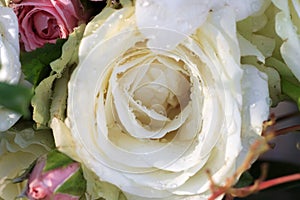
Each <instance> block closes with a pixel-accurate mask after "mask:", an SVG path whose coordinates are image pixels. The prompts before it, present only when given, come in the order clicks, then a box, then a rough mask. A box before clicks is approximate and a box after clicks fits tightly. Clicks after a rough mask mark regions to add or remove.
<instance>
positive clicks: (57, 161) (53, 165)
mask: <svg viewBox="0 0 300 200" xmlns="http://www.w3.org/2000/svg"><path fill="white" fill-rule="evenodd" d="M73 162H74V160H72V159H71V158H70V157H68V156H67V155H65V154H63V153H61V152H59V151H58V150H52V151H50V152H49V153H48V154H47V161H46V164H45V167H44V169H43V171H44V172H47V171H50V170H53V169H57V168H60V167H65V166H68V165H69V164H71V163H73Z"/></svg>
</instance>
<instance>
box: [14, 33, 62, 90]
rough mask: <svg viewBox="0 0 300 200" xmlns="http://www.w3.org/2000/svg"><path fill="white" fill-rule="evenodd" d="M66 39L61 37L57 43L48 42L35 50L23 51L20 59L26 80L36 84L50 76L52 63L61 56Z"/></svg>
mask: <svg viewBox="0 0 300 200" xmlns="http://www.w3.org/2000/svg"><path fill="white" fill-rule="evenodd" d="M65 41H66V40H63V39H59V40H57V42H56V44H46V45H44V46H43V47H42V48H38V49H36V50H34V51H31V52H22V53H21V56H20V60H21V64H22V71H23V73H24V74H25V78H26V80H28V81H29V82H30V83H32V84H33V85H34V86H36V85H38V83H39V82H40V81H41V80H42V79H43V78H45V77H47V76H49V73H50V71H51V68H50V63H51V62H52V61H53V60H55V59H57V58H59V57H60V56H61V53H62V45H63V44H64V43H65Z"/></svg>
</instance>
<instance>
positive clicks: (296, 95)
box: [281, 79, 300, 109]
mask: <svg viewBox="0 0 300 200" xmlns="http://www.w3.org/2000/svg"><path fill="white" fill-rule="evenodd" d="M281 85H282V91H283V93H285V94H286V95H288V96H289V97H290V98H291V99H292V100H293V101H295V102H296V103H297V105H298V108H299V109H300V87H299V84H295V83H294V82H291V81H289V80H287V79H282V80H281Z"/></svg>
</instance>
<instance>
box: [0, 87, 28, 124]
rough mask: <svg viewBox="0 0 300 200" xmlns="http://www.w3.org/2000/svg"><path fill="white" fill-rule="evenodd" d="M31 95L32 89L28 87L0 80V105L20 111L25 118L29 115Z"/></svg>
mask: <svg viewBox="0 0 300 200" xmlns="http://www.w3.org/2000/svg"><path fill="white" fill-rule="evenodd" d="M32 95H33V91H32V90H31V89H30V88H27V87H24V86H21V85H10V84H7V83H3V82H0V105H2V106H4V107H6V108H8V109H10V110H12V111H15V112H17V113H20V114H21V115H23V116H24V117H25V118H29V117H30V111H29V106H30V101H31V97H32Z"/></svg>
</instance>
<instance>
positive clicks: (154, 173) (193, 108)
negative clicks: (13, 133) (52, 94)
mask: <svg viewBox="0 0 300 200" xmlns="http://www.w3.org/2000/svg"><path fill="white" fill-rule="evenodd" d="M159 2H161V3H159ZM167 2H168V1H157V2H156V1H137V2H136V7H125V8H123V9H121V10H118V11H111V12H113V13H112V14H111V15H109V17H108V18H107V19H105V20H103V16H105V15H107V14H108V13H107V12H109V10H106V11H107V12H104V14H102V15H101V14H100V15H99V16H97V17H96V18H95V19H94V20H93V21H92V22H91V23H90V24H89V26H88V27H87V29H86V33H85V37H84V38H83V40H82V42H81V45H80V50H79V60H80V62H79V65H78V67H77V68H76V70H75V72H74V73H73V74H72V77H71V80H70V82H69V94H68V105H67V106H68V112H67V116H68V118H67V121H66V122H67V123H66V124H67V125H68V127H69V129H66V127H65V126H64V125H63V124H62V123H61V122H60V121H59V120H57V119H54V120H53V121H52V124H51V126H52V128H53V129H54V136H55V140H56V145H57V147H58V148H59V149H60V150H62V151H64V152H65V153H67V154H68V155H70V156H72V157H73V158H76V159H77V160H80V161H81V162H83V163H84V164H85V165H86V166H87V167H88V168H89V169H91V170H92V171H94V172H95V174H96V175H98V177H99V179H101V180H103V181H106V182H109V183H112V184H114V185H116V186H118V187H119V188H120V189H121V190H122V191H123V192H124V193H125V195H126V196H127V198H128V199H183V198H184V199H206V198H207V197H208V196H209V195H210V190H209V184H210V183H209V180H208V177H207V174H206V173H205V172H206V170H207V169H209V170H210V171H211V173H212V175H213V179H214V180H215V181H216V182H217V183H219V184H224V182H225V179H226V178H227V177H230V176H231V175H232V174H233V173H234V172H235V170H236V168H237V167H238V166H239V165H240V164H241V162H242V161H243V159H244V158H245V155H246V153H247V151H248V148H249V146H250V145H251V144H252V143H253V141H254V140H255V139H257V138H258V137H259V135H260V134H261V130H262V129H261V126H262V122H263V121H264V120H266V119H267V117H268V112H269V104H268V98H269V96H268V86H267V80H266V79H267V78H266V75H265V74H263V73H261V72H259V71H258V70H257V69H256V68H254V67H252V66H249V65H247V66H241V65H240V50H239V43H238V40H237V36H236V29H235V22H236V21H235V15H234V12H232V11H233V10H232V9H231V8H230V7H227V6H225V7H221V9H219V10H214V11H212V12H209V9H210V7H209V6H208V5H207V4H206V2H203V4H201V3H199V2H198V1H192V2H193V3H189V4H186V3H185V2H183V1H182V3H180V2H179V1H176V3H178V4H176V3H174V2H175V1H174V2H172V4H171V5H173V7H168V6H167V5H168V3H167ZM169 2H171V1H169ZM164 3H165V4H166V6H163V8H164V9H162V5H161V4H164ZM159 4H160V5H159ZM169 4H170V3H169ZM184 6H187V7H184ZM165 8H168V9H165ZM178 10H180V13H181V12H182V13H181V15H178V16H179V17H177V18H176V17H175V18H174V17H170V16H176V15H175V14H174V12H175V13H176V11H178ZM150 17H151V19H150ZM198 18H199V20H195V19H198ZM154 21H157V24H155V23H154Z"/></svg>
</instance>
